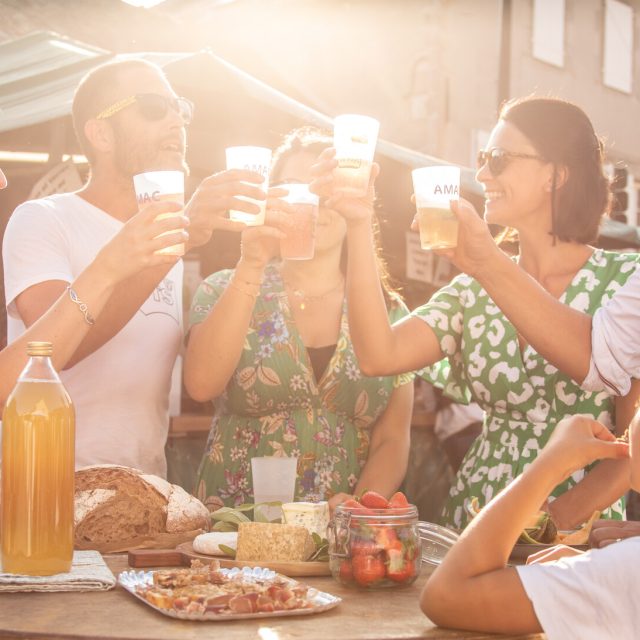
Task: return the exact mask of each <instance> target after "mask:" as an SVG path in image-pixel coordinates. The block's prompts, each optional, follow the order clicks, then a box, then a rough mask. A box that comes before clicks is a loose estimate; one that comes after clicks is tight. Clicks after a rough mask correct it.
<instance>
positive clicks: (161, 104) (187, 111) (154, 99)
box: [96, 93, 193, 125]
mask: <svg viewBox="0 0 640 640" xmlns="http://www.w3.org/2000/svg"><path fill="white" fill-rule="evenodd" d="M132 104H136V105H138V109H139V111H140V114H141V115H142V117H143V118H145V119H147V120H150V121H152V122H153V121H157V120H163V119H164V118H166V117H167V114H168V113H169V109H173V110H174V111H175V112H176V113H179V114H180V115H181V116H182V120H183V121H184V123H185V125H187V124H190V123H191V120H193V102H191V101H190V100H187V98H182V97H177V98H176V97H174V96H163V95H161V94H159V93H137V94H136V95H134V96H128V97H126V98H123V99H122V100H118V102H115V103H114V104H112V105H111V106H109V107H107V108H106V109H104V110H102V111H101V112H100V113H99V114H98V115H97V116H96V119H97V120H106V119H107V118H110V117H111V116H113V115H115V114H116V113H118V112H119V111H122V110H123V109H126V108H127V107H129V106H131V105H132Z"/></svg>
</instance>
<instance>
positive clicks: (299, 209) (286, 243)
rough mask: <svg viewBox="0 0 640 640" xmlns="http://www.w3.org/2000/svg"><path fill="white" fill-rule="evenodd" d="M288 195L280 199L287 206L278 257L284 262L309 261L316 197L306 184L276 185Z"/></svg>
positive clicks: (316, 214)
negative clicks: (285, 223)
mask: <svg viewBox="0 0 640 640" xmlns="http://www.w3.org/2000/svg"><path fill="white" fill-rule="evenodd" d="M278 186H279V187H280V188H282V189H286V190H287V191H288V192H289V193H288V194H287V195H286V196H284V197H283V198H282V200H284V201H285V202H287V203H288V204H289V211H288V212H287V223H288V224H287V227H286V229H284V232H285V237H284V238H282V239H281V240H280V256H281V257H282V258H283V259H284V260H310V259H311V258H313V253H314V246H315V239H316V221H317V219H318V201H319V199H318V196H317V195H316V194H314V193H311V192H310V191H309V185H306V184H283V185H278Z"/></svg>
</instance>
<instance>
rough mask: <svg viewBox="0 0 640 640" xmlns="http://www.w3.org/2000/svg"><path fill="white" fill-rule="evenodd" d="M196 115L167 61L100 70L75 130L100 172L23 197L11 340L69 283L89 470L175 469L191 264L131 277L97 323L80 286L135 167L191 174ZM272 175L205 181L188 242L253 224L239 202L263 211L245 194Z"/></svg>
mask: <svg viewBox="0 0 640 640" xmlns="http://www.w3.org/2000/svg"><path fill="white" fill-rule="evenodd" d="M191 116H192V105H191V103H190V102H189V101H188V100H186V99H184V98H179V97H178V96H176V94H175V93H174V91H173V89H172V88H171V85H170V84H169V82H168V81H167V79H166V77H165V76H164V74H163V72H162V70H161V69H160V68H159V67H157V66H155V65H152V64H149V63H147V62H145V61H143V60H128V61H122V62H113V63H107V64H106V65H102V66H100V67H97V68H96V69H94V70H92V71H90V72H89V73H88V74H87V76H85V78H84V79H83V80H82V81H81V83H80V85H79V87H78V89H77V91H76V94H75V97H74V103H73V120H74V127H75V129H76V134H77V136H78V139H79V141H80V143H81V145H82V148H83V150H84V152H85V155H86V156H87V158H88V160H89V164H90V168H91V175H90V178H89V180H88V182H87V184H86V185H85V186H84V187H83V188H82V189H80V191H78V192H76V193H66V194H61V195H54V196H50V197H47V198H42V199H40V200H33V201H30V202H26V203H24V204H22V205H20V206H19V207H18V208H17V209H16V210H15V212H14V213H13V215H12V217H11V219H10V221H9V224H8V226H7V230H6V233H5V236H4V242H3V260H4V276H5V295H6V304H7V312H8V329H9V331H8V334H9V335H8V337H9V340H10V341H12V340H14V339H15V338H16V337H17V336H19V335H20V334H21V333H22V332H23V331H24V329H25V326H30V325H32V324H33V323H34V322H35V321H36V320H37V319H38V318H39V317H40V316H41V315H42V314H43V313H44V312H45V311H46V310H47V309H48V308H49V307H50V306H51V305H52V304H53V303H54V301H55V300H57V299H58V298H59V297H60V295H62V294H64V293H65V290H67V293H68V295H69V296H70V297H71V298H72V299H74V298H75V299H76V300H75V301H76V302H77V304H78V313H82V314H83V315H84V317H85V320H86V321H87V322H88V323H89V324H91V330H90V331H89V333H88V334H87V337H86V338H85V339H84V340H83V341H82V343H81V345H80V346H79V347H78V349H77V350H76V352H75V353H74V355H73V356H72V357H71V359H70V360H69V361H68V362H67V364H66V367H65V370H64V371H63V372H62V379H63V382H64V384H65V386H66V388H67V390H68V391H69V394H70V396H71V398H72V400H73V402H74V404H75V407H76V461H77V466H83V465H87V464H98V463H116V464H122V465H126V466H131V467H137V468H140V469H142V470H144V471H146V472H149V473H154V474H157V475H160V476H164V475H166V462H165V456H164V445H165V441H166V437H167V432H168V423H169V418H168V396H169V387H170V378H171V371H172V368H173V365H174V362H175V359H176V356H177V353H178V350H179V347H180V344H181V340H182V335H183V333H182V262H181V261H180V262H178V263H177V264H175V265H173V266H171V265H166V266H165V265H160V266H153V267H149V268H147V269H145V270H143V271H141V272H140V273H138V274H137V275H136V276H134V277H132V278H130V279H129V280H127V281H126V282H124V283H123V284H122V285H121V286H119V287H118V288H117V289H116V290H115V291H114V293H113V294H112V295H111V296H110V298H109V300H108V302H107V305H106V306H105V308H104V311H103V312H102V313H101V314H100V316H99V317H98V318H97V319H96V320H95V321H94V320H93V318H92V316H91V309H87V308H86V306H85V305H84V304H83V303H82V300H78V299H77V296H76V294H75V292H74V291H73V289H69V284H70V283H71V282H72V281H73V280H74V278H75V277H76V276H77V275H78V274H79V273H80V271H82V270H83V269H84V268H85V267H86V266H87V265H88V264H89V263H90V262H91V261H92V260H93V258H94V257H95V256H96V254H97V252H98V251H99V250H100V248H101V247H103V246H104V245H105V244H106V243H107V242H108V241H109V240H110V239H111V238H112V237H113V235H114V234H116V233H117V232H118V230H119V229H120V228H122V226H123V224H124V223H125V222H126V221H127V220H129V219H130V218H131V217H132V216H133V215H134V214H135V213H136V212H137V210H138V205H137V202H136V197H135V192H134V188H133V180H132V178H133V176H134V175H136V174H138V173H142V172H144V171H152V170H170V169H174V170H175V169H177V170H184V171H186V170H187V166H186V164H185V148H186V126H187V125H188V124H189V122H190V120H191ZM240 181H244V183H241V182H240ZM247 182H248V183H253V185H250V184H246V183H247ZM260 182H262V177H261V176H260V175H258V174H255V173H251V172H246V171H237V170H236V171H224V172H221V173H219V174H216V175H213V176H210V177H209V178H207V179H206V180H204V181H203V182H202V183H201V185H200V186H199V188H198V189H197V191H196V192H195V193H194V195H193V197H192V198H191V200H189V202H188V203H187V204H186V206H185V215H186V216H188V217H189V219H190V225H189V228H188V232H189V244H188V246H187V249H190V248H192V247H197V246H199V245H202V244H204V243H205V242H207V241H208V239H209V238H210V236H211V233H212V231H213V230H214V229H221V228H224V229H231V230H240V229H242V228H243V226H244V225H242V224H239V223H235V222H231V221H230V220H228V219H227V218H226V217H225V216H226V211H227V210H228V209H229V207H230V205H231V204H233V208H235V209H238V208H240V209H244V210H245V211H248V212H250V213H252V212H253V213H255V212H256V210H257V207H255V205H251V204H248V203H244V202H240V201H236V200H235V199H234V196H236V195H245V196H249V197H254V198H259V199H264V195H263V194H262V192H261V191H260V190H259V189H258V188H257V185H258V184H259V183H260ZM163 206H165V207H166V209H167V211H170V210H173V211H176V210H179V206H178V205H175V204H166V205H163ZM254 207H255V209H254ZM54 348H55V345H54Z"/></svg>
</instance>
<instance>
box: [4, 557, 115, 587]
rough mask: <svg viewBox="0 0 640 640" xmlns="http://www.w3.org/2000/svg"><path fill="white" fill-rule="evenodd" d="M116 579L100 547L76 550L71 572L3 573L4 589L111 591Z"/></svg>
mask: <svg viewBox="0 0 640 640" xmlns="http://www.w3.org/2000/svg"><path fill="white" fill-rule="evenodd" d="M115 586H116V579H115V577H114V575H113V573H111V570H110V569H109V567H107V565H106V563H105V561H104V559H103V558H102V556H101V555H100V553H98V552H97V551H74V552H73V563H72V565H71V571H70V572H69V573H57V574H55V575H53V576H25V575H18V574H14V573H0V591H108V590H109V589H113V588H114V587H115Z"/></svg>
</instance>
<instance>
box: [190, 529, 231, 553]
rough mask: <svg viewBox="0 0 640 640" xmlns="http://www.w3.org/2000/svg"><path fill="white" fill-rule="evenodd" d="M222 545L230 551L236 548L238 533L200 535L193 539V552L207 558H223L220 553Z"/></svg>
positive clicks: (218, 532)
mask: <svg viewBox="0 0 640 640" xmlns="http://www.w3.org/2000/svg"><path fill="white" fill-rule="evenodd" d="M221 544H223V545H225V546H227V547H231V549H236V548H237V546H238V533H237V532H236V531H212V532H211V533H201V534H200V535H199V536H196V537H195V538H194V539H193V550H194V551H195V552H196V553H203V554H205V555H207V556H224V555H226V554H225V553H224V552H223V551H220V545H221Z"/></svg>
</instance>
